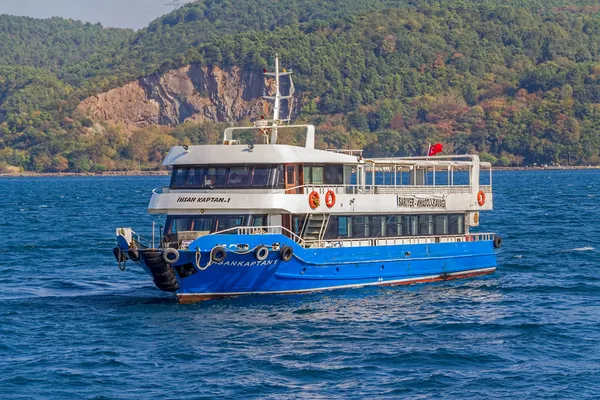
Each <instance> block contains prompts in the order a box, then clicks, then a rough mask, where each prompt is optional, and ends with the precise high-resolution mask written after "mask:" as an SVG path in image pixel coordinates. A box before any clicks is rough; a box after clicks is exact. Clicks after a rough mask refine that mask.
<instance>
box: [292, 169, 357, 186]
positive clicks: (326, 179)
mask: <svg viewBox="0 0 600 400" xmlns="http://www.w3.org/2000/svg"><path fill="white" fill-rule="evenodd" d="M303 172H304V183H305V184H312V185H323V184H325V185H343V184H344V166H343V165H336V164H331V165H325V166H322V165H304V171H303ZM349 179H350V178H349Z"/></svg>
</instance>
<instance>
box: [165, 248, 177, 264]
mask: <svg viewBox="0 0 600 400" xmlns="http://www.w3.org/2000/svg"><path fill="white" fill-rule="evenodd" d="M162 258H163V261H164V262H165V263H167V264H170V265H172V264H175V263H176V262H177V261H179V251H177V250H175V249H171V248H166V249H164V251H163V253H162Z"/></svg>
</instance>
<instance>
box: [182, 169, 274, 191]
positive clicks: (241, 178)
mask: <svg viewBox="0 0 600 400" xmlns="http://www.w3.org/2000/svg"><path fill="white" fill-rule="evenodd" d="M282 169H283V166H271V165H256V166H249V165H242V166H210V167H208V166H205V167H175V168H174V169H173V175H172V177H171V185H170V188H171V189H181V188H196V189H214V188H219V189H222V188H236V189H238V188H283V182H282V181H281V180H282V179H283V176H280V177H279V179H280V180H277V177H276V176H277V175H278V171H282ZM281 175H283V174H281Z"/></svg>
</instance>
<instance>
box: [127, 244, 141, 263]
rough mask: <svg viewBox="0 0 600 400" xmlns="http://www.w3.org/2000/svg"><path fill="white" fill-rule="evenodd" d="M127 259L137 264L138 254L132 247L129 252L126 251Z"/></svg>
mask: <svg viewBox="0 0 600 400" xmlns="http://www.w3.org/2000/svg"><path fill="white" fill-rule="evenodd" d="M127 257H129V259H130V260H131V261H133V262H138V261H140V252H139V251H138V249H136V248H134V247H132V248H130V249H129V250H127Z"/></svg>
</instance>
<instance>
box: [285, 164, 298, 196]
mask: <svg viewBox="0 0 600 400" xmlns="http://www.w3.org/2000/svg"><path fill="white" fill-rule="evenodd" d="M300 185H301V183H300V165H298V164H286V165H285V192H286V193H290V194H298V193H302V188H301V187H300Z"/></svg>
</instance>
